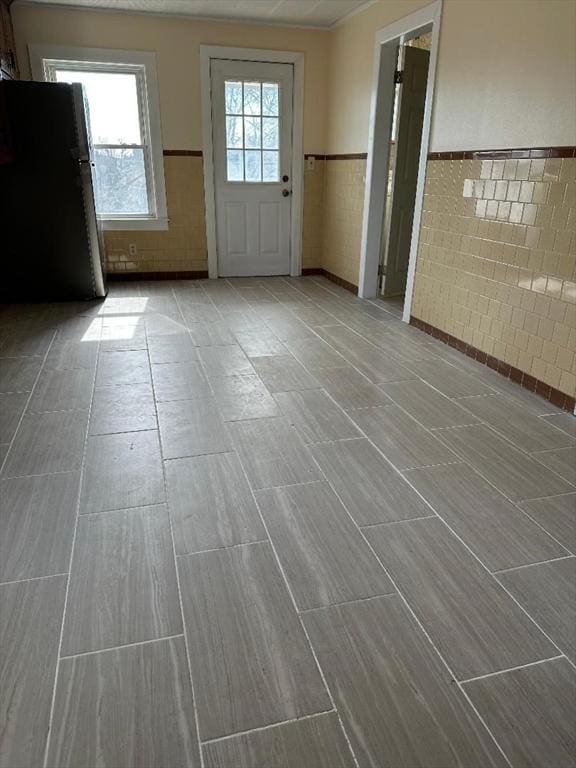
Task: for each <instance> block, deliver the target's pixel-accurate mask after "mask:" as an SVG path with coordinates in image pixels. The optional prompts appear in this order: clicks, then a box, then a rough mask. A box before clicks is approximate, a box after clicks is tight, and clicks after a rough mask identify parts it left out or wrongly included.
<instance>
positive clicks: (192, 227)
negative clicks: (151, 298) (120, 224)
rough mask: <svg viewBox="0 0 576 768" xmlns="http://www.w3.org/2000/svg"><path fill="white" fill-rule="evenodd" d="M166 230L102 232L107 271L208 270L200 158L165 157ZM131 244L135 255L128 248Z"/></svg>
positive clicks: (184, 156) (185, 156) (183, 156)
mask: <svg viewBox="0 0 576 768" xmlns="http://www.w3.org/2000/svg"><path fill="white" fill-rule="evenodd" d="M164 173H165V180H166V198H167V204H168V218H169V222H170V223H169V229H168V230H165V231H139V230H133V231H111V230H108V231H107V232H105V235H104V238H105V243H106V265H107V270H108V272H179V271H193V272H195V271H204V270H206V269H207V268H208V266H207V264H208V262H207V252H206V224H205V213H204V186H203V183H204V182H203V176H202V158H201V157H196V156H189V155H175V156H166V157H164ZM130 243H134V244H135V245H136V249H137V255H136V256H130V255H129V252H128V246H129V244H130Z"/></svg>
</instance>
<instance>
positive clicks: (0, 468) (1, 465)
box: [0, 330, 57, 479]
mask: <svg viewBox="0 0 576 768" xmlns="http://www.w3.org/2000/svg"><path fill="white" fill-rule="evenodd" d="M56 334H57V331H56V330H55V331H53V333H52V338H51V340H50V343H49V344H48V347H47V349H46V352H45V353H44V355H42V356H40V355H38V357H42V362H41V364H40V368H39V369H38V373H37V374H36V377H35V378H34V384H33V385H32V388H31V389H30V392H29V393H28V397H27V399H26V402H25V403H24V408H23V409H22V413H21V414H20V418H19V419H18V423H17V425H16V429H15V430H14V434H13V435H12V439H11V440H10V441H9V442H8V443H6V445H8V450H7V451H6V455H5V456H4V459H3V461H2V462H0V478H2V479H3V478H4V475H3V472H4V466H5V465H6V461H7V459H8V457H9V456H10V453H11V451H12V447H13V445H14V441H15V440H16V437H17V435H18V432H19V431H20V427H21V426H22V422H23V421H24V417H25V415H26V411H27V409H28V406H29V404H30V401H31V399H32V395H33V394H34V390H35V389H36V385H37V384H38V381H39V380H40V374H41V373H42V371H43V369H44V365H45V363H46V359H47V357H48V354H49V352H50V350H51V349H52V345H53V344H54V339H55V338H56ZM6 394H9V393H6ZM18 394H26V393H25V392H20V393H18Z"/></svg>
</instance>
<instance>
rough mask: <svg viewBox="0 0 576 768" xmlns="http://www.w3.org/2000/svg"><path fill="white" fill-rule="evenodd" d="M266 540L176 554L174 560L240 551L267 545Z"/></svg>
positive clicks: (240, 542)
mask: <svg viewBox="0 0 576 768" xmlns="http://www.w3.org/2000/svg"><path fill="white" fill-rule="evenodd" d="M269 543H270V542H269V541H268V539H254V541H239V542H238V543H237V544H223V545H222V546H221V547H211V548H210V549H198V550H196V551H194V552H177V553H176V560H181V559H182V558H185V557H196V555H211V554H213V553H214V552H219V553H221V554H224V552H228V551H229V550H231V549H242V548H244V547H254V546H256V545H257V544H269Z"/></svg>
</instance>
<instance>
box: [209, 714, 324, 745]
mask: <svg viewBox="0 0 576 768" xmlns="http://www.w3.org/2000/svg"><path fill="white" fill-rule="evenodd" d="M332 714H333V715H336V716H337V715H338V713H337V711H336V710H335V709H323V710H320V711H319V712H314V713H312V714H310V715H302V716H301V717H291V718H287V719H286V720H278V721H276V722H274V723H269V724H267V725H261V726H258V727H257V728H248V729H247V730H245V731H234V732H233V733H228V734H226V735H225V736H216V737H214V738H213V739H204V740H203V741H200V744H201V745H202V746H208V745H210V744H219V743H221V742H223V741H230V740H232V739H237V738H241V737H242V736H250V735H252V734H253V733H262V731H270V730H273V729H274V728H282V727H283V726H286V725H292V724H295V723H300V722H302V721H303V720H314V719H315V718H317V717H323V716H325V715H332Z"/></svg>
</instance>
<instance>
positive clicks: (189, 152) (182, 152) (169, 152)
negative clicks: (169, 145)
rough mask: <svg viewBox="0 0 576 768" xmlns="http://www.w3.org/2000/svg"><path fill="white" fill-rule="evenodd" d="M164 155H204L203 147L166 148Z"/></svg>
mask: <svg viewBox="0 0 576 768" xmlns="http://www.w3.org/2000/svg"><path fill="white" fill-rule="evenodd" d="M162 154H163V155H164V157H202V150H201V149H165V150H163V152H162Z"/></svg>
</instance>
